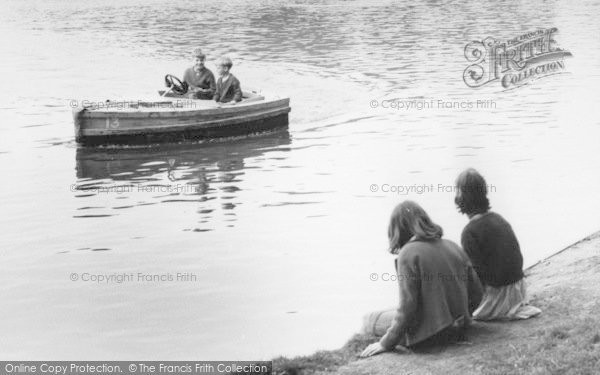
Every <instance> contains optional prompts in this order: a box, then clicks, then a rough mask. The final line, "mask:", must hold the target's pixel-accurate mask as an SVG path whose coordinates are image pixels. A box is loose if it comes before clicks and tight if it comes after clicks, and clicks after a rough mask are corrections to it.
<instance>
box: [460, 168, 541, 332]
mask: <svg viewBox="0 0 600 375" xmlns="http://www.w3.org/2000/svg"><path fill="white" fill-rule="evenodd" d="M454 202H455V203H456V205H457V206H458V209H459V211H460V212H462V213H463V214H466V215H467V216H468V217H469V223H468V224H467V226H465V228H464V230H463V232H462V236H461V242H462V247H463V249H464V250H465V251H466V252H467V254H468V255H469V258H471V262H473V266H474V267H475V271H477V275H478V276H479V280H481V283H482V284H483V286H484V295H483V299H482V301H481V305H480V306H479V307H478V308H477V310H475V312H474V313H473V318H474V319H477V320H495V319H500V320H513V319H528V318H531V317H533V316H536V315H538V314H539V313H541V310H540V309H538V308H537V307H533V306H530V305H528V304H527V302H526V290H525V282H524V281H523V256H522V255H521V249H520V247H519V242H518V241H517V237H516V236H515V233H514V232H513V230H512V228H511V226H510V224H509V223H508V222H507V221H506V220H504V218H503V217H502V216H500V215H498V214H497V213H495V212H491V211H490V203H489V200H488V198H487V186H486V183H485V179H484V178H483V176H481V175H480V174H479V173H478V172H477V171H476V170H475V169H473V168H469V169H467V170H465V171H464V172H462V173H461V174H460V175H459V176H458V178H457V179H456V197H455V199H454Z"/></svg>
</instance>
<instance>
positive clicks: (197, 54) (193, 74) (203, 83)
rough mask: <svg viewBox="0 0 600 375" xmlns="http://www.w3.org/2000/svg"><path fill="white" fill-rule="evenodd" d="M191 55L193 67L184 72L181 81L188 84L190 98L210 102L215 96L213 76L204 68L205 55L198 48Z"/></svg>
mask: <svg viewBox="0 0 600 375" xmlns="http://www.w3.org/2000/svg"><path fill="white" fill-rule="evenodd" d="M192 55H193V58H194V66H192V67H190V68H187V69H186V70H185V73H183V81H184V82H186V83H187V84H188V87H189V89H188V90H189V91H188V92H189V95H190V97H191V98H194V99H208V100H210V99H212V98H213V96H214V94H215V89H216V84H215V76H214V74H213V73H212V72H211V71H210V70H209V69H207V68H206V67H205V66H204V61H205V60H206V55H205V54H204V53H203V52H202V50H201V49H200V48H196V49H194V51H193V52H192Z"/></svg>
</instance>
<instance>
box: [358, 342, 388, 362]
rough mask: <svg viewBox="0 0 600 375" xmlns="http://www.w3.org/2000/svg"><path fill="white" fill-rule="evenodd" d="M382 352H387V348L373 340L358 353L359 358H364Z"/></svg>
mask: <svg viewBox="0 0 600 375" xmlns="http://www.w3.org/2000/svg"><path fill="white" fill-rule="evenodd" d="M383 352H387V350H386V349H385V348H384V347H383V346H381V344H380V343H379V341H378V342H374V343H372V344H371V345H369V346H367V347H366V349H365V350H363V352H362V353H360V356H361V358H366V357H371V356H373V355H377V354H380V353H383Z"/></svg>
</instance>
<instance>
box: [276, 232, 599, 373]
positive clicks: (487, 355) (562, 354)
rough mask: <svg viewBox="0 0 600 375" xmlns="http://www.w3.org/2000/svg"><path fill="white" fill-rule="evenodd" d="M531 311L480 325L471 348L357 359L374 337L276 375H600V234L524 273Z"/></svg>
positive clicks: (294, 363)
mask: <svg viewBox="0 0 600 375" xmlns="http://www.w3.org/2000/svg"><path fill="white" fill-rule="evenodd" d="M526 276H527V279H526V280H527V285H528V293H529V296H530V298H531V304H532V305H534V306H537V307H539V308H541V309H542V311H543V312H542V315H541V316H539V317H537V318H533V319H530V320H525V321H515V322H495V323H481V322H476V323H475V324H474V325H473V327H471V329H470V330H469V332H468V337H467V341H465V342H461V343H456V344H452V345H449V346H446V347H439V348H432V349H429V350H428V351H426V352H410V353H393V352H392V353H384V354H380V355H377V356H375V357H371V358H367V359H359V358H358V354H359V353H360V352H361V351H362V350H363V349H364V348H365V347H366V346H367V345H368V344H369V343H371V342H373V341H375V339H374V338H373V337H365V336H361V335H356V336H355V337H353V338H352V339H351V340H350V341H349V342H348V343H347V344H346V345H344V347H343V348H340V349H338V350H333V351H321V352H317V353H315V354H313V355H310V356H305V357H296V358H276V359H274V362H273V365H274V369H275V372H276V373H277V374H290V375H294V374H328V373H339V374H348V375H350V374H352V375H355V374H356V375H358V374H390V375H391V374H393V375H408V374H410V375H417V374H490V375H500V374H502V375H504V374H597V373H599V372H600V232H598V233H596V234H594V235H592V236H589V237H587V238H585V239H583V240H581V241H579V242H577V243H576V244H574V245H571V246H569V247H568V248H566V249H564V250H562V251H560V252H559V253H556V254H555V255H553V256H551V257H550V258H548V259H546V260H543V261H541V262H539V263H537V264H535V265H534V266H532V267H530V268H529V269H528V270H527V271H526Z"/></svg>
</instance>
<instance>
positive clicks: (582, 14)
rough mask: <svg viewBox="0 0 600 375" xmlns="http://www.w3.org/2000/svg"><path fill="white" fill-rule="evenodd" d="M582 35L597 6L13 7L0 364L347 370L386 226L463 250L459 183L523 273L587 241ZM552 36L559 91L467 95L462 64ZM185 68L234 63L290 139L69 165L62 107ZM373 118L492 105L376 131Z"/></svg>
mask: <svg viewBox="0 0 600 375" xmlns="http://www.w3.org/2000/svg"><path fill="white" fill-rule="evenodd" d="M598 14H600V3H598V2H595V1H589V0H585V1H566V0H561V1H558V0H547V1H541V0H535V1H526V2H521V1H516V0H504V1H498V2H490V3H488V4H485V3H481V2H480V1H467V2H459V1H435V2H434V1H424V2H420V3H415V4H409V3H401V2H391V1H380V2H377V3H376V4H372V3H370V2H366V1H333V0H328V1H324V2H316V1H303V0H300V1H295V2H293V3H290V4H287V5H283V4H281V3H279V2H276V1H231V2H229V1H228V2H212V1H210V2H209V1H207V2H202V3H199V2H194V1H191V0H183V1H179V2H176V3H172V2H171V3H167V2H164V1H157V0H144V1H141V0H132V1H113V0H110V1H106V0H105V1H102V2H96V1H76V2H70V1H66V0H51V1H28V2H21V1H14V0H9V1H5V2H4V3H3V6H2V9H1V10H0V35H2V36H1V37H0V49H1V50H2V59H1V60H0V73H1V74H2V82H3V90H2V92H1V93H0V98H1V99H2V100H1V102H2V104H1V105H0V106H1V108H0V114H1V123H2V126H1V127H0V168H1V170H2V176H3V183H2V184H0V201H1V205H2V217H1V218H0V223H1V228H2V235H1V236H0V249H1V250H0V251H1V252H2V262H1V264H2V267H1V269H2V271H1V272H0V300H1V301H2V302H1V303H0V332H2V334H1V336H0V354H1V355H2V357H3V359H9V358H13V359H14V358H18V359H40V358H44V359H65V360H66V359H70V360H73V359H86V360H93V359H103V360H105V359H131V358H140V359H160V360H167V359H169V360H175V359H198V360H200V359H220V360H225V359H249V360H257V359H268V358H271V357H273V356H276V355H279V354H284V355H297V354H308V353H311V352H313V351H315V350H317V349H332V348H336V347H339V346H341V345H342V344H343V343H344V342H345V341H346V340H347V339H348V338H349V337H350V336H351V335H352V334H353V333H354V332H356V331H357V330H358V328H359V327H360V323H361V317H362V315H363V314H365V313H366V312H368V311H370V310H374V309H379V308H384V307H388V306H392V305H394V304H396V302H397V285H396V283H395V282H391V281H381V275H382V274H383V273H386V272H393V264H392V258H391V257H390V256H389V255H388V254H387V253H386V251H385V249H386V244H387V238H386V229H387V220H388V217H389V214H390V213H391V210H392V209H393V207H394V205H396V204H397V203H399V202H400V201H402V200H404V199H414V200H416V201H418V202H420V203H421V204H422V205H423V206H424V207H425V209H427V210H428V212H429V213H430V214H431V216H432V217H433V219H434V220H435V221H436V222H438V223H439V224H441V225H442V226H443V228H444V230H445V233H446V237H447V238H449V239H452V240H455V241H459V239H460V231H461V230H462V228H463V226H464V225H465V224H466V218H465V217H464V216H461V215H459V214H458V212H457V211H456V209H455V207H454V204H453V196H454V195H453V193H452V192H451V191H447V188H446V187H448V186H451V185H452V184H453V182H454V179H455V178H456V176H457V174H458V173H459V172H460V171H461V170H463V169H464V168H466V167H469V166H472V167H475V168H477V169H478V170H480V171H481V172H482V173H483V174H484V176H485V177H486V178H487V181H488V184H490V185H492V186H493V189H492V191H491V192H490V199H491V203H492V206H493V209H494V210H495V211H497V212H499V213H501V214H502V215H503V216H505V217H506V218H507V219H508V220H509V221H510V222H511V224H512V225H513V227H514V229H515V231H516V233H517V235H518V237H519V240H520V243H521V246H522V251H523V253H524V257H525V262H526V265H531V264H533V263H535V262H536V261H537V260H539V259H542V258H544V257H546V256H548V255H550V254H552V253H553V252H556V251H558V250H560V249H562V248H563V247H565V246H567V245H568V244H570V243H572V242H574V241H576V240H578V239H580V238H582V237H584V236H585V235H587V234H590V233H591V232H593V231H595V230H598V229H599V228H598V226H599V223H598V212H599V211H600V200H599V198H598V186H599V185H600V176H599V174H598V170H599V168H600V157H599V155H598V146H599V141H600V127H599V125H600V120H599V119H600V117H599V114H600V113H599V112H600V111H599V107H600V106H599V105H598V102H599V99H600V95H599V90H598V88H599V87H600V43H599V35H600V23H598V20H597V18H598V17H597V16H598ZM550 27H557V28H558V30H559V32H558V34H557V35H556V41H557V42H558V44H559V45H560V46H561V47H562V48H564V49H567V50H569V51H570V52H571V53H572V54H573V56H574V57H573V58H570V59H567V60H565V63H566V69H565V70H566V72H567V73H565V74H558V75H553V76H550V77H547V78H544V79H540V80H537V81H535V82H533V83H531V84H529V85H526V86H524V87H522V88H518V89H514V90H508V91H503V90H502V87H501V86H500V84H499V83H497V82H496V83H492V84H488V85H486V86H484V87H482V88H480V89H472V88H469V87H467V86H466V85H465V84H464V82H463V80H462V74H463V71H464V70H465V68H466V67H467V65H468V63H467V61H466V59H465V57H464V55H463V52H464V48H465V45H466V44H467V43H468V42H470V41H472V40H481V39H483V38H485V37H488V36H492V37H495V38H497V39H501V40H504V39H510V38H514V37H517V36H518V35H521V34H523V33H526V32H529V31H533V30H536V29H538V28H550ZM195 46H201V47H202V48H203V49H204V50H205V51H206V53H207V54H208V62H207V65H208V67H209V68H213V69H214V61H215V60H216V58H217V57H218V56H220V55H222V54H228V55H229V56H231V57H232V59H233V60H234V67H233V73H234V74H235V75H236V76H237V77H238V78H239V79H240V80H241V82H242V87H246V88H248V87H255V88H260V89H262V90H263V91H264V92H275V93H277V94H279V95H282V96H283V95H285V96H289V97H290V98H291V106H292V112H291V114H290V127H289V131H286V132H278V133H274V134H270V135H267V136H262V137H254V138H250V139H238V140H230V141H227V142H209V143H203V144H186V145H163V146H156V147H148V148H129V149H114V148H108V149H107V148H105V149H83V148H79V147H78V146H77V145H76V143H75V142H74V140H73V122H72V119H71V108H70V103H71V102H72V101H73V100H76V101H82V100H89V101H94V100H100V101H103V100H105V99H108V98H111V99H120V98H133V99H139V98H150V97H153V95H154V93H155V92H156V90H157V89H159V88H161V86H162V80H163V76H164V74H166V73H172V74H175V75H178V76H181V74H182V73H183V70H184V69H185V68H186V67H187V66H188V65H189V64H190V62H189V61H188V60H189V51H190V49H191V48H193V47H195ZM389 98H403V99H407V100H421V101H424V100H434V101H435V103H437V101H438V100H442V101H444V102H459V103H460V102H469V101H471V102H475V101H477V100H484V101H486V100H491V101H493V103H494V104H493V106H490V107H488V108H474V109H472V110H465V109H461V108H424V109H421V110H417V109H414V108H413V109H409V110H406V109H402V110H395V109H390V108H382V107H381V105H379V106H378V107H377V108H372V106H371V102H372V101H373V100H376V101H377V103H382V102H381V100H383V99H389ZM451 105H452V104H451ZM388 185H390V186H409V185H412V186H415V187H416V186H424V185H426V186H431V185H433V186H434V188H433V189H429V190H427V191H420V193H419V191H413V192H411V193H410V194H408V195H402V194H396V193H393V192H390V191H388V190H390V188H389V186H388ZM375 190H376V191H375ZM372 273H376V274H377V275H379V278H380V280H378V281H371V280H370V277H371V274H372ZM73 274H74V275H75V276H73ZM138 274H141V275H142V278H143V279H142V280H138V279H137V277H138ZM178 274H179V275H180V277H181V279H182V280H177V279H176V277H177V275H178ZM94 275H96V276H97V275H113V277H117V276H118V275H121V276H123V275H133V276H132V279H129V280H125V279H121V281H122V282H117V281H115V280H117V279H113V281H112V282H94V281H91V280H89V279H90V278H92V277H94ZM148 275H150V276H152V275H159V276H161V275H162V276H164V277H168V276H169V275H170V276H172V277H174V280H163V281H160V280H159V281H157V280H154V281H144V280H145V279H144V278H145V277H146V276H148ZM188 276H190V277H189V278H188ZM192 276H193V277H192ZM72 277H73V278H74V277H77V280H75V281H72V280H71V278H72ZM193 278H195V280H189V279H193ZM82 279H85V280H82Z"/></svg>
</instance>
